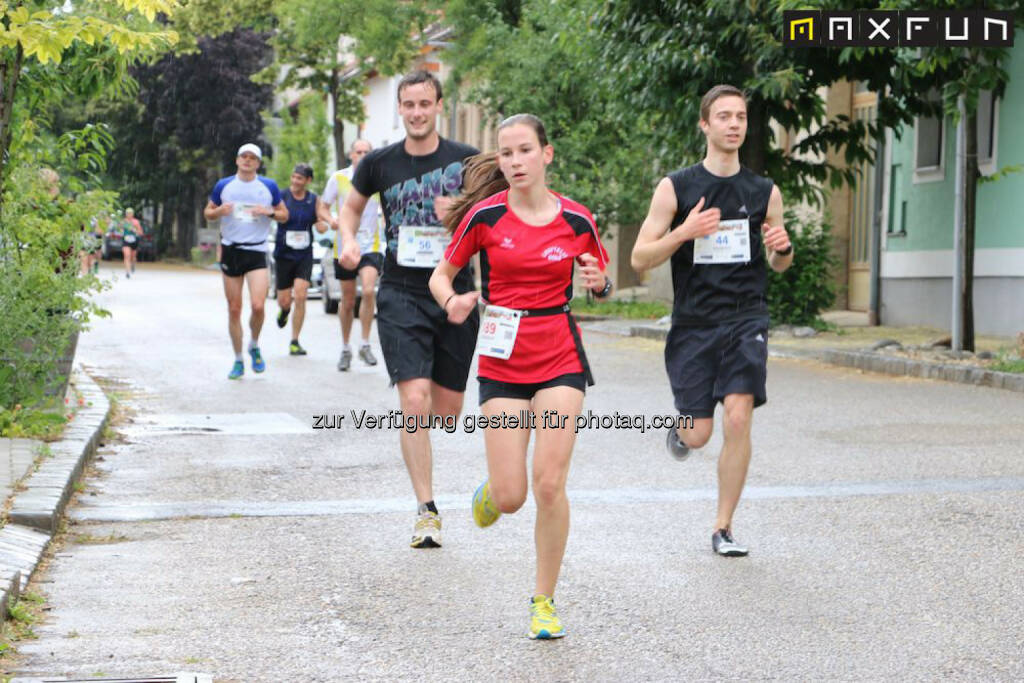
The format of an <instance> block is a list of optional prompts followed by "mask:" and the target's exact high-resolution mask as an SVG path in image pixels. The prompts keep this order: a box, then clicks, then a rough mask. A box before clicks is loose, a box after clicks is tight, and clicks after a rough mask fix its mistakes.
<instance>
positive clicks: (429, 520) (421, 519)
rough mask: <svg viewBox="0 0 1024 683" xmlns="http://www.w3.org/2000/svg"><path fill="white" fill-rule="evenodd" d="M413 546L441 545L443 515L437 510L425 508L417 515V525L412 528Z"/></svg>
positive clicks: (431, 546) (433, 546) (438, 546)
mask: <svg viewBox="0 0 1024 683" xmlns="http://www.w3.org/2000/svg"><path fill="white" fill-rule="evenodd" d="M409 545H410V546H411V547H413V548H440V547H441V516H440V515H439V514H437V513H436V512H431V511H430V510H424V511H423V512H421V513H419V514H418V515H416V525H415V526H414V527H413V528H412V542H411V543H409Z"/></svg>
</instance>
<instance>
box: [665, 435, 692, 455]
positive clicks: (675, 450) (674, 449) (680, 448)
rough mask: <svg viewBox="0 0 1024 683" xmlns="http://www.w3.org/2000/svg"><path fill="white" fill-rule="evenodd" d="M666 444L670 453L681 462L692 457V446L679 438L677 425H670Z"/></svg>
mask: <svg viewBox="0 0 1024 683" xmlns="http://www.w3.org/2000/svg"><path fill="white" fill-rule="evenodd" d="M666 445H667V446H668V454H669V455H671V456H672V457H673V458H675V459H676V460H678V461H679V462H682V461H683V460H686V459H687V458H689V457H690V447H689V446H687V445H686V444H685V443H683V442H682V441H680V440H679V435H678V434H677V433H676V428H675V427H669V430H668V439H667V441H666Z"/></svg>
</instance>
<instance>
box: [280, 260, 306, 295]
mask: <svg viewBox="0 0 1024 683" xmlns="http://www.w3.org/2000/svg"><path fill="white" fill-rule="evenodd" d="M275 265H276V266H277V288H278V289H279V290H280V289H291V288H292V285H294V284H295V281H296V280H305V281H306V282H309V281H310V280H311V279H312V278H313V257H312V256H307V257H306V258H304V259H288V258H282V259H278V260H277V263H276V264H275Z"/></svg>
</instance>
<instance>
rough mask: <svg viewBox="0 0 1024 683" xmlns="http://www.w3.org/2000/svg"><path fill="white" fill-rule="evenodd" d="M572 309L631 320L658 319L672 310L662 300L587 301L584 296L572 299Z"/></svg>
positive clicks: (577, 311) (575, 311) (576, 311)
mask: <svg viewBox="0 0 1024 683" xmlns="http://www.w3.org/2000/svg"><path fill="white" fill-rule="evenodd" d="M572 310H573V313H587V314H590V315H604V316H608V317H609V318H627V319H631V320H633V319H642V320H657V319H658V318H662V317H664V316H666V315H668V314H669V313H671V312H672V309H671V308H670V307H669V306H668V304H664V303H662V302H660V301H596V300H594V301H587V300H586V298H584V297H580V298H578V299H573V300H572Z"/></svg>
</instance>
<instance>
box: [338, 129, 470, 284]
mask: <svg viewBox="0 0 1024 683" xmlns="http://www.w3.org/2000/svg"><path fill="white" fill-rule="evenodd" d="M479 153H480V151H479V150H478V149H476V148H475V147H470V146H469V145H464V144H462V143H459V142H453V141H451V140H446V139H445V138H441V141H440V143H439V144H438V147H437V149H436V150H435V151H434V152H433V153H431V154H427V155H424V156H413V155H411V154H409V153H408V152H406V151H405V140H400V141H398V142H396V143H395V144H393V145H388V146H387V147H381V148H380V149H375V150H373V151H372V152H370V153H369V154H367V155H366V156H365V157H363V160H362V161H361V162H359V165H358V166H357V167H356V173H355V176H353V178H352V186H353V187H354V188H356V190H357V191H358V192H359V193H360V194H362V195H364V196H366V197H370V196H372V195H374V194H378V193H379V194H380V206H381V209H382V210H383V211H384V223H385V227H384V230H385V234H386V236H387V241H388V248H387V255H386V256H385V263H384V274H383V275H382V276H381V279H380V281H381V284H382V285H383V284H387V285H391V286H396V287H402V288H404V289H411V290H415V291H420V292H424V293H426V292H429V288H428V287H427V282H428V281H429V280H430V274H431V273H432V272H433V268H426V267H424V268H415V267H409V266H402V265H399V264H398V235H399V228H400V227H401V226H403V225H409V226H424V227H426V226H439V225H441V221H439V220H438V218H437V214H435V213H434V198H435V197H440V196H445V197H451V196H456V195H458V194H459V192H460V191H461V190H462V165H463V162H464V161H465V159H466V158H467V157H471V156H473V155H474V154H479ZM454 284H455V289H456V291H459V292H465V291H468V290H470V289H472V288H473V280H472V276H471V275H470V273H469V269H468V268H463V269H462V270H461V271H460V272H459V274H458V275H457V276H456V277H455V282H454Z"/></svg>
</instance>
